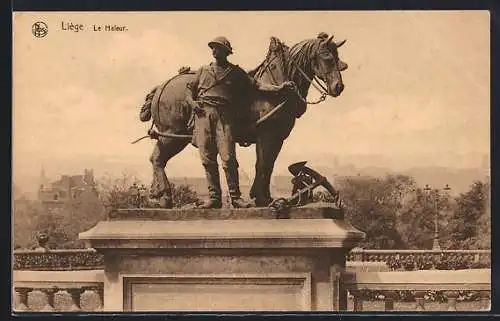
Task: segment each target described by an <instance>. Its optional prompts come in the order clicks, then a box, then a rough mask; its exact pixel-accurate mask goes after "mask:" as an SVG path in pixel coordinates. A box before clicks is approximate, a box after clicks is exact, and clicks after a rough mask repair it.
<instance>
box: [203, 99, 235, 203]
mask: <svg viewBox="0 0 500 321" xmlns="http://www.w3.org/2000/svg"><path fill="white" fill-rule="evenodd" d="M230 108H231V106H223V107H214V106H210V105H207V104H204V105H203V112H202V113H201V114H197V115H196V118H195V127H194V133H193V134H194V135H193V136H194V140H195V145H197V146H198V150H199V153H200V157H201V162H202V164H203V167H204V168H205V174H206V178H207V183H208V192H209V196H210V199H212V200H216V201H221V200H222V199H221V194H222V192H221V186H220V175H219V167H218V164H217V154H219V155H220V158H221V161H222V168H223V169H224V172H225V174H226V181H227V185H228V189H229V196H230V197H231V199H232V200H233V199H237V198H240V197H241V192H240V187H239V177H238V161H237V160H236V147H235V142H234V137H233V129H232V126H233V119H234V116H233V115H232V114H231V112H232V110H231V109H230Z"/></svg>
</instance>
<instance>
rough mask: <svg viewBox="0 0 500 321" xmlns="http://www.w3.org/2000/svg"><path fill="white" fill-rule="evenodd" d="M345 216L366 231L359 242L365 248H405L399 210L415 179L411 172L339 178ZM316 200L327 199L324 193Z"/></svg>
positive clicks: (319, 194)
mask: <svg viewBox="0 0 500 321" xmlns="http://www.w3.org/2000/svg"><path fill="white" fill-rule="evenodd" d="M338 183H339V190H340V193H341V198H342V199H343V201H344V204H345V211H346V218H347V219H348V220H349V221H350V222H351V223H352V224H353V225H354V226H355V227H356V228H358V229H360V230H361V231H363V232H365V233H366V239H365V240H364V241H362V242H361V244H360V246H361V247H365V248H404V247H406V244H405V242H404V240H403V239H402V237H401V235H400V232H399V231H398V218H399V212H400V211H401V209H402V208H403V207H404V203H405V201H406V199H407V198H408V193H409V192H410V191H411V190H413V189H414V185H415V182H414V181H413V179H412V178H411V177H409V176H405V175H388V176H386V177H385V178H374V177H361V176H358V177H347V178H343V179H339V180H338ZM315 199H317V200H328V198H327V197H325V194H324V193H317V195H315Z"/></svg>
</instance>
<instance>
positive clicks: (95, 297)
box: [12, 270, 104, 312]
mask: <svg viewBox="0 0 500 321" xmlns="http://www.w3.org/2000/svg"><path fill="white" fill-rule="evenodd" d="M103 279H104V271H103V270H81V271H14V272H13V285H14V291H13V296H14V297H13V300H12V308H13V310H14V311H15V312H33V311H37V312H59V311H64V312H79V311H89V312H90V311H101V310H102V306H103V282H104V281H103Z"/></svg>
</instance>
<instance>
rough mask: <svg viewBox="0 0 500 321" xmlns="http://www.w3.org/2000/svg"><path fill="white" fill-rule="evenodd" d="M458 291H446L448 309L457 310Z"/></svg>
mask: <svg viewBox="0 0 500 321" xmlns="http://www.w3.org/2000/svg"><path fill="white" fill-rule="evenodd" d="M458 294H459V293H458V291H444V295H446V298H447V299H448V311H457V298H458Z"/></svg>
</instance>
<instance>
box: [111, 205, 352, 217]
mask: <svg viewBox="0 0 500 321" xmlns="http://www.w3.org/2000/svg"><path fill="white" fill-rule="evenodd" d="M281 215H283V216H286V218H290V219H322V218H329V219H343V218H344V214H343V211H342V210H340V209H339V208H338V207H336V206H335V204H332V203H324V202H318V203H310V204H307V205H305V206H302V207H294V208H290V209H289V211H288V212H287V213H285V214H281ZM281 217H282V216H280V218H281ZM277 218H278V217H277V214H276V213H273V212H272V211H271V209H270V208H268V207H253V208H236V209H233V208H222V209H196V208H179V209H159V208H130V209H117V210H114V211H111V212H110V213H108V220H165V221H181V220H182V221H185V220H189V221H191V220H246V219H261V220H263V219H277Z"/></svg>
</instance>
